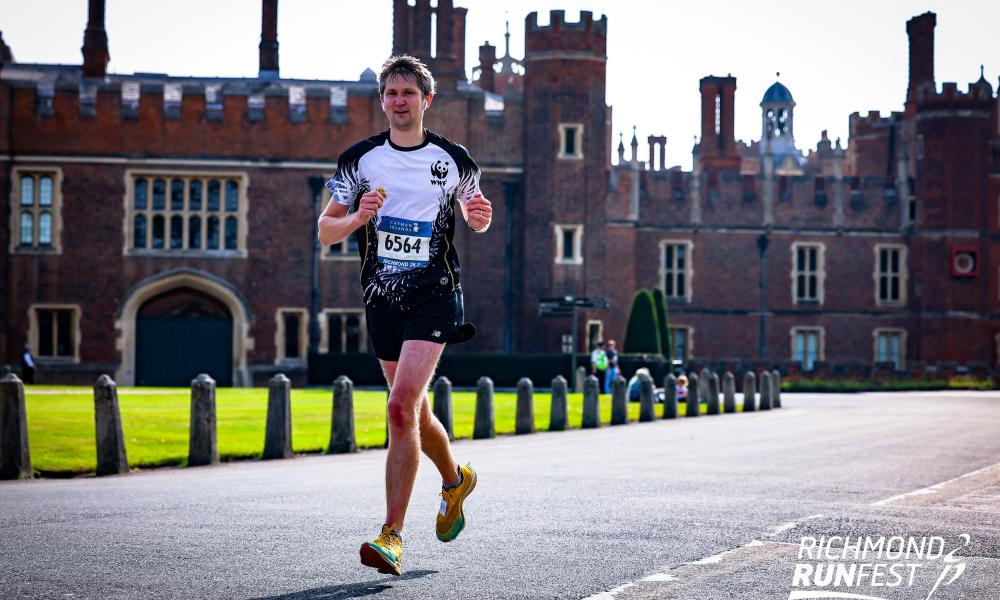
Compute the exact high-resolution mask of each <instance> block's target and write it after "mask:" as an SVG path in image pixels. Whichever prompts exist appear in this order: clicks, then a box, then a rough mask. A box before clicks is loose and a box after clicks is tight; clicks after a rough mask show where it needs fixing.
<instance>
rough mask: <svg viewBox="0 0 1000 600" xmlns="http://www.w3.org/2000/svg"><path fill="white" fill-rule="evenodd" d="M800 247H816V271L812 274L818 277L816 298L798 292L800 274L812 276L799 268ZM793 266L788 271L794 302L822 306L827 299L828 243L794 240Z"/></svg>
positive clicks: (792, 248) (792, 250) (792, 247)
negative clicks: (802, 295)
mask: <svg viewBox="0 0 1000 600" xmlns="http://www.w3.org/2000/svg"><path fill="white" fill-rule="evenodd" d="M800 248H815V249H816V271H815V273H812V276H814V277H816V297H815V298H801V297H799V294H798V285H797V284H798V277H799V275H803V274H804V275H805V276H806V277H809V276H810V272H809V271H801V272H800V271H799V270H798V255H799V249H800ZM791 252H792V257H791V261H792V264H791V268H790V269H789V271H788V274H789V278H790V279H791V292H792V304H806V305H819V306H822V305H823V303H824V302H825V300H826V294H825V291H826V244H825V243H823V242H794V243H792V246H791Z"/></svg>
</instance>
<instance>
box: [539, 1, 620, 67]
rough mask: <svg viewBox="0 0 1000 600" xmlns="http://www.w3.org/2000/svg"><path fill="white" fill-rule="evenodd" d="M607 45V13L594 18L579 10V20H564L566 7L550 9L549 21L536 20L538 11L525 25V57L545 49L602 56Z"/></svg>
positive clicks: (592, 15)
mask: <svg viewBox="0 0 1000 600" xmlns="http://www.w3.org/2000/svg"><path fill="white" fill-rule="evenodd" d="M607 49H608V17H607V16H606V15H605V16H601V18H600V19H594V14H593V13H592V12H590V11H585V10H584V11H580V20H579V21H577V22H568V21H566V11H563V10H553V11H550V12H549V24H548V25H539V24H538V13H537V12H532V13H530V14H529V15H528V18H527V20H526V26H525V37H524V51H525V58H527V59H529V60H530V59H531V58H532V56H537V55H539V54H544V53H561V54H565V55H567V57H570V56H571V55H572V54H574V53H578V54H589V55H593V56H595V57H599V58H604V57H606V56H607Z"/></svg>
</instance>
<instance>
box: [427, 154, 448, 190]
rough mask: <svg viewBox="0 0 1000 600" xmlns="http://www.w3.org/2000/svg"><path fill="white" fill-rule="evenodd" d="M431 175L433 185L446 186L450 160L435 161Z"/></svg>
mask: <svg viewBox="0 0 1000 600" xmlns="http://www.w3.org/2000/svg"><path fill="white" fill-rule="evenodd" d="M431 177H432V179H431V185H440V186H442V187H444V184H445V181H446V180H447V179H448V161H440V160H438V161H435V162H434V164H432V165H431Z"/></svg>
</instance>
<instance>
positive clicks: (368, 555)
mask: <svg viewBox="0 0 1000 600" xmlns="http://www.w3.org/2000/svg"><path fill="white" fill-rule="evenodd" d="M361 564H363V565H365V566H366V567H372V568H374V569H378V572H379V573H384V574H386V575H395V576H396V577H399V576H400V575H402V574H403V572H402V570H401V569H400V568H399V565H397V564H396V563H394V562H392V561H391V560H389V559H388V558H386V556H385V555H384V554H382V553H381V552H379V551H378V550H376V549H375V548H374V547H373V546H372V545H371V544H369V543H368V542H365V543H364V544H361Z"/></svg>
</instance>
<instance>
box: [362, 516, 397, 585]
mask: <svg viewBox="0 0 1000 600" xmlns="http://www.w3.org/2000/svg"><path fill="white" fill-rule="evenodd" d="M361 564H363V565H365V566H367V567H374V568H376V569H378V572H379V573H386V574H388V575H396V576H399V575H400V574H402V572H403V538H402V537H400V536H399V534H398V533H396V530H395V529H393V528H392V525H383V526H382V533H380V534H378V537H377V538H375V539H374V540H372V541H370V542H365V543H364V544H361Z"/></svg>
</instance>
